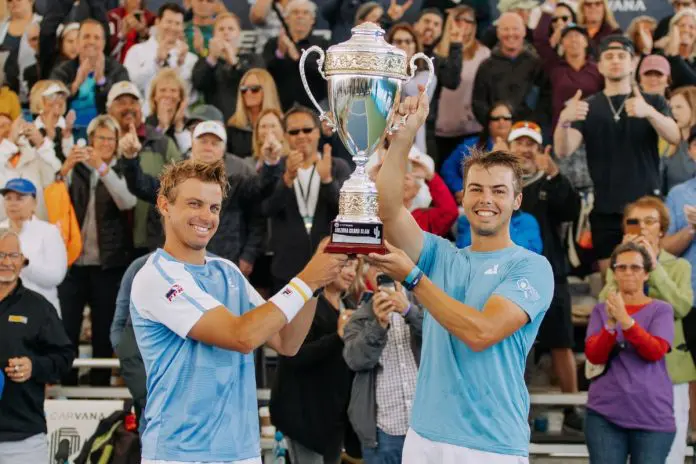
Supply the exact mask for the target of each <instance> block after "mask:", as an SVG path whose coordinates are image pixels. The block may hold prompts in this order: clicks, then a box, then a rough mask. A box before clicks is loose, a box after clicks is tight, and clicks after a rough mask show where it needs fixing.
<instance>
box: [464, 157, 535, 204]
mask: <svg viewBox="0 0 696 464" xmlns="http://www.w3.org/2000/svg"><path fill="white" fill-rule="evenodd" d="M473 166H481V167H482V168H484V169H486V170H488V169H490V168H492V167H494V166H502V167H505V168H508V169H510V170H511V171H512V175H513V180H512V188H513V190H514V192H515V195H518V194H519V193H521V192H522V166H520V163H519V161H517V158H516V157H515V155H513V154H512V153H509V152H507V151H502V150H496V151H492V152H489V153H486V152H484V151H482V150H478V149H473V150H471V154H470V155H469V156H468V157H466V158H465V159H464V162H463V165H462V170H463V177H464V184H463V185H464V187H465V188H466V178H467V175H468V174H469V171H470V170H471V168H472V167H473Z"/></svg>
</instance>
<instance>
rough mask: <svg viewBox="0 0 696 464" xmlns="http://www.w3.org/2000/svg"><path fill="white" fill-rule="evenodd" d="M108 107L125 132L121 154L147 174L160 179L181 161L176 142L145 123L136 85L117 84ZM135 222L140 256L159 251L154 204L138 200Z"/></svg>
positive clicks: (120, 143) (157, 219) (108, 101)
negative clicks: (167, 168)
mask: <svg viewBox="0 0 696 464" xmlns="http://www.w3.org/2000/svg"><path fill="white" fill-rule="evenodd" d="M107 108H108V113H109V115H110V116H111V117H113V118H114V119H115V120H116V122H117V123H118V125H119V129H120V132H121V139H120V140H119V146H118V148H119V151H120V154H122V155H123V156H125V157H126V158H137V160H138V163H139V165H140V168H141V169H142V171H143V172H144V173H145V174H148V175H150V176H154V177H157V176H159V175H160V172H162V169H163V168H164V166H165V165H166V164H168V163H170V162H172V161H179V160H180V159H181V152H180V151H179V149H178V148H177V146H176V143H174V141H173V140H172V139H170V138H169V137H167V136H166V135H164V134H163V133H162V132H161V131H159V130H157V128H155V127H152V126H149V125H147V124H144V123H143V115H142V97H141V95H140V91H139V90H138V88H137V87H136V85H135V84H133V83H132V82H129V81H121V82H117V83H116V84H114V86H113V87H112V88H111V91H110V92H109V96H108V98H107ZM133 220H134V231H133V242H134V245H135V248H136V255H142V254H145V253H146V252H147V251H148V250H152V249H155V248H157V247H158V246H159V245H160V244H161V242H162V238H163V235H162V227H161V223H160V220H159V214H158V213H157V211H156V209H155V208H154V207H153V206H152V205H151V204H150V203H147V202H144V201H142V200H138V204H137V205H136V207H135V212H134V218H133Z"/></svg>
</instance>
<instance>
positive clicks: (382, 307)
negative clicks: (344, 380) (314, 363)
mask: <svg viewBox="0 0 696 464" xmlns="http://www.w3.org/2000/svg"><path fill="white" fill-rule="evenodd" d="M367 278H368V281H369V283H370V286H371V287H372V288H375V289H376V291H375V293H374V296H373V297H372V298H370V299H367V300H366V301H364V302H363V303H362V304H361V305H360V306H359V307H358V309H357V310H356V312H355V313H354V314H353V317H352V318H351V320H350V322H349V323H348V325H347V326H346V328H345V345H344V348H343V357H344V359H345V360H346V363H347V364H348V366H349V367H350V368H351V369H352V370H353V371H355V380H354V381H353V391H352V394H351V400H350V406H349V407H348V417H349V418H350V421H351V423H352V425H353V429H354V430H355V432H356V433H357V434H358V438H359V439H360V442H361V445H362V453H363V460H364V462H365V464H381V463H386V462H401V454H402V450H403V446H404V441H405V439H406V432H407V431H408V427H409V424H410V421H409V418H410V417H411V404H412V403H413V397H414V393H415V390H416V377H417V375H418V365H419V363H420V353H421V341H422V338H421V337H422V328H423V309H422V308H421V306H420V305H419V304H418V302H417V301H416V299H415V298H414V297H413V295H412V294H411V293H410V292H407V291H406V290H404V289H403V287H402V286H401V284H400V283H397V282H394V279H392V278H391V277H389V276H388V275H386V274H383V273H380V272H378V271H377V269H376V268H373V267H370V268H369V270H368V271H367Z"/></svg>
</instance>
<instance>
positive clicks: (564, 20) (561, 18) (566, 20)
mask: <svg viewBox="0 0 696 464" xmlns="http://www.w3.org/2000/svg"><path fill="white" fill-rule="evenodd" d="M569 19H570V16H566V15H563V16H555V17H554V18H553V22H554V23H557V22H558V21H563V22H564V23H567V22H568V20H569Z"/></svg>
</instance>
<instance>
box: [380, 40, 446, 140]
mask: <svg viewBox="0 0 696 464" xmlns="http://www.w3.org/2000/svg"><path fill="white" fill-rule="evenodd" d="M419 59H421V60H425V62H426V64H427V65H428V81H427V82H426V83H425V91H426V92H427V91H428V87H430V84H432V82H433V76H435V67H434V66H433V59H432V58H430V57H428V55H426V54H425V53H423V52H418V53H416V54H415V55H413V56H412V57H411V61H409V67H410V68H411V77H410V78H409V79H408V81H406V82H409V81H410V80H411V79H413V78H414V77H416V60H419ZM407 117H408V116H401V120H400V121H398V122H395V123H393V124H392V126H391V127H390V128H389V134H392V133H394V132H395V131H398V130H399V129H401V127H402V126H404V125H405V124H406V118H407Z"/></svg>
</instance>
